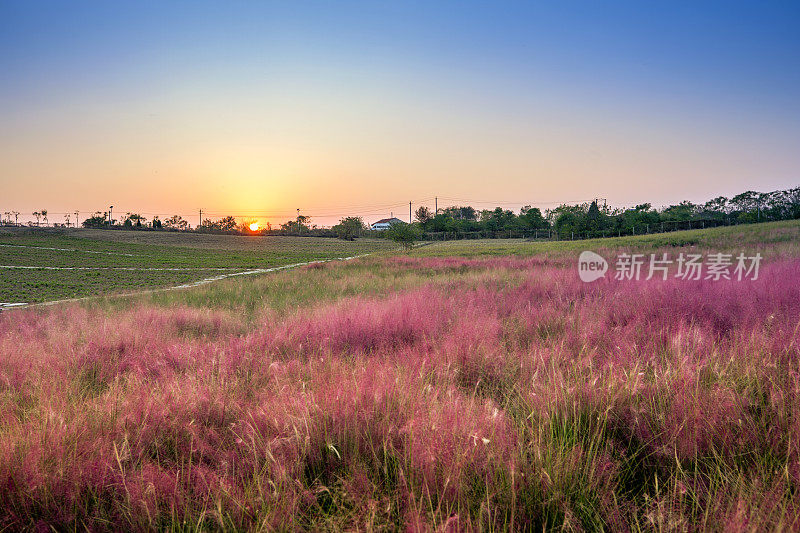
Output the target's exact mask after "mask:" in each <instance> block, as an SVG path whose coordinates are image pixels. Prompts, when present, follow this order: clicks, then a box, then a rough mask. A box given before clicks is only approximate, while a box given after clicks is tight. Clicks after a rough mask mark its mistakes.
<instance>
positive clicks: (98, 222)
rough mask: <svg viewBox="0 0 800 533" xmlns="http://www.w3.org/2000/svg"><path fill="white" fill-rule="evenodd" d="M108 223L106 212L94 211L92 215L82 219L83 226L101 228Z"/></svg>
mask: <svg viewBox="0 0 800 533" xmlns="http://www.w3.org/2000/svg"><path fill="white" fill-rule="evenodd" d="M106 224H108V220H107V214H106V213H101V212H100V211H95V212H94V214H93V215H92V216H90V217H89V218H87V219H86V220H84V221H83V224H82V226H83V227H84V228H102V227H103V226H105V225H106Z"/></svg>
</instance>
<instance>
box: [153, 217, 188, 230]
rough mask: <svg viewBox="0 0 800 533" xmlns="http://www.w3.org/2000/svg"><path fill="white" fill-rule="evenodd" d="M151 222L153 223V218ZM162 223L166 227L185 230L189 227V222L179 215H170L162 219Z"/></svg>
mask: <svg viewBox="0 0 800 533" xmlns="http://www.w3.org/2000/svg"><path fill="white" fill-rule="evenodd" d="M153 223H155V219H154V220H153ZM163 225H164V227H165V228H167V229H177V230H185V229H187V228H188V227H189V223H188V222H187V221H185V220H184V219H183V217H181V216H179V215H172V216H171V217H169V218H168V219H166V220H165V221H164V223H163Z"/></svg>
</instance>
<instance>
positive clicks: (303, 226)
mask: <svg viewBox="0 0 800 533" xmlns="http://www.w3.org/2000/svg"><path fill="white" fill-rule="evenodd" d="M310 221H311V217H307V216H304V215H298V216H297V218H296V219H294V220H289V221H287V222H286V223H285V224H281V230H282V231H285V232H286V233H292V234H295V235H299V234H301V233H308V231H309V229H311V228H309V226H308V223H309V222H310Z"/></svg>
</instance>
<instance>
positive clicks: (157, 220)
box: [151, 215, 161, 229]
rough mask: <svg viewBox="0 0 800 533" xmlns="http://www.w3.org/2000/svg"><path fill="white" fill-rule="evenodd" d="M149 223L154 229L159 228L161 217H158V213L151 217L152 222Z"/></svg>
mask: <svg viewBox="0 0 800 533" xmlns="http://www.w3.org/2000/svg"><path fill="white" fill-rule="evenodd" d="M151 225H152V226H153V228H154V229H161V219H160V218H158V215H156V216H154V217H153V222H152V224H151Z"/></svg>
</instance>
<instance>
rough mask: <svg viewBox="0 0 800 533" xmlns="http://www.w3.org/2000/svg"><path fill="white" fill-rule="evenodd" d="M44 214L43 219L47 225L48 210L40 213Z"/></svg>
mask: <svg viewBox="0 0 800 533" xmlns="http://www.w3.org/2000/svg"><path fill="white" fill-rule="evenodd" d="M40 212H41V213H42V218H43V219H44V225H45V226H46V225H47V209H42V210H41V211H40Z"/></svg>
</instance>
